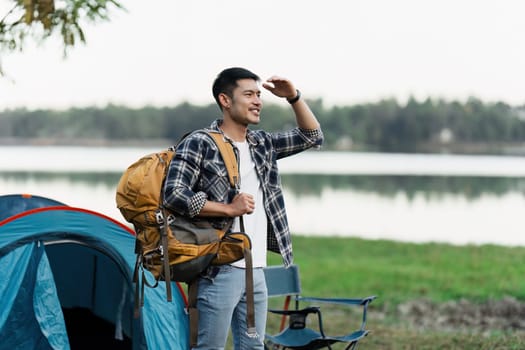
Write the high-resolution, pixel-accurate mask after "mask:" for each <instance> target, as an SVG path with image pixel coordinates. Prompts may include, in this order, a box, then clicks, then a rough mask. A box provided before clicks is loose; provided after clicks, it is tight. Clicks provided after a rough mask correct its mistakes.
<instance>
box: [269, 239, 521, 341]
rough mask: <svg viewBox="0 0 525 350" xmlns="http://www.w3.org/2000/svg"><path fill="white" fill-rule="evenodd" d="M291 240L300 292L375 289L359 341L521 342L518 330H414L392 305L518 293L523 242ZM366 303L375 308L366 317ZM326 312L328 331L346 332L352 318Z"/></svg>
mask: <svg viewBox="0 0 525 350" xmlns="http://www.w3.org/2000/svg"><path fill="white" fill-rule="evenodd" d="M293 246H294V255H295V261H294V262H295V263H296V264H297V265H298V266H299V268H300V272H301V284H302V289H303V295H306V296H321V297H364V296H368V295H377V296H378V299H376V300H375V301H374V302H373V303H372V304H371V307H370V310H371V311H372V312H371V316H370V319H369V321H368V328H370V329H371V331H372V333H371V335H370V336H369V337H368V338H366V339H365V340H364V341H363V342H362V344H361V346H360V348H365V349H392V350H394V349H524V348H525V334H524V333H523V332H516V331H501V330H494V331H493V332H488V333H487V332H484V333H483V334H479V333H476V332H469V330H466V331H465V330H463V331H459V330H458V331H441V330H415V329H411V328H410V327H409V326H407V324H406V323H405V322H404V320H402V319H399V318H398V317H399V316H398V315H397V314H396V313H395V310H396V308H397V306H398V305H399V304H401V303H404V302H407V301H411V300H417V299H423V298H424V299H427V300H431V301H433V302H436V303H443V302H446V301H457V300H460V299H467V300H469V301H473V302H476V303H484V302H487V301H489V300H500V299H502V298H504V297H505V296H512V297H514V298H517V299H518V300H520V301H522V302H523V301H525V278H524V276H525V247H502V246H496V245H480V246H476V245H467V246H454V245H449V244H437V243H428V244H414V243H400V242H393V241H386V240H363V239H356V238H336V237H305V236H294V237H293ZM280 263H281V260H280V257H279V256H278V255H276V254H270V256H269V264H271V265H274V264H280ZM270 302H271V303H274V305H275V302H276V301H274V300H270ZM271 305H272V304H271ZM323 310H324V306H323ZM374 310H375V311H379V314H381V315H383V316H382V317H379V318H374V316H373V315H374V313H373V311H374ZM327 314H328V316H327V317H325V320H324V321H325V325H326V327H327V329H331V331H333V332H335V334H337V333H345V332H348V330H349V327H348V323H349V322H350V321H349V319H358V318H359V315H356V314H352V313H349V311H345V310H341V308H336V309H333V310H327ZM357 325H358V324H357ZM277 327H278V320H275V319H273V318H272V316H269V323H268V330H269V331H270V332H272V331H275V330H276V329H277Z"/></svg>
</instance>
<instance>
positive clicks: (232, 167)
mask: <svg viewBox="0 0 525 350" xmlns="http://www.w3.org/2000/svg"><path fill="white" fill-rule="evenodd" d="M206 132H207V133H208V134H209V135H210V136H211V138H212V139H213V141H215V143H216V144H217V147H219V151H220V152H221V155H222V159H223V160H224V163H225V164H226V169H227V170H228V177H229V178H230V185H231V186H232V187H237V185H238V183H239V167H238V165H237V157H236V156H235V152H234V151H233V147H232V145H231V143H229V142H228V141H226V140H225V139H224V137H223V135H222V134H221V133H220V132H217V131H208V130H207V131H206Z"/></svg>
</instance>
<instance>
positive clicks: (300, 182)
mask: <svg viewBox="0 0 525 350" xmlns="http://www.w3.org/2000/svg"><path fill="white" fill-rule="evenodd" d="M282 183H283V186H284V187H286V188H287V189H288V190H289V191H291V192H292V193H294V194H295V195H296V196H299V197H300V196H302V195H309V196H311V195H315V196H320V195H321V193H322V192H323V190H324V189H327V188H328V189H332V190H335V191H337V190H350V189H351V190H354V191H356V192H365V193H377V194H379V195H381V196H385V197H394V196H396V195H398V194H400V193H402V194H404V195H405V196H406V197H407V198H409V199H413V198H414V196H415V195H416V194H422V193H423V194H424V195H425V197H426V198H427V199H429V200H430V199H439V198H442V197H443V195H446V194H456V195H463V196H464V197H465V198H467V199H469V200H473V199H478V198H480V197H481V196H482V195H483V194H490V195H497V196H502V195H505V194H508V193H516V192H519V193H521V194H523V195H525V178H522V177H519V178H512V177H504V178H503V177H463V176H461V177H450V176H398V175H396V176H390V175H388V176H384V175H374V176H362V175H353V176H349V175H299V174H294V175H283V176H282Z"/></svg>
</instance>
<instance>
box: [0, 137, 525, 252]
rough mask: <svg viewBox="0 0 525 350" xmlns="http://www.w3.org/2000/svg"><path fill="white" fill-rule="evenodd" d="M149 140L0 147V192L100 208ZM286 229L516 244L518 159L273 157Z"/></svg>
mask: <svg viewBox="0 0 525 350" xmlns="http://www.w3.org/2000/svg"><path fill="white" fill-rule="evenodd" d="M154 151H156V149H144V148H105V147H96V148H94V147H55V146H48V147H46V146H42V147H35V146H27V147H24V146H0V159H2V165H1V166H0V194H13V193H31V194H33V195H40V196H44V197H49V198H53V199H55V200H58V201H61V202H63V203H65V204H67V205H71V206H76V207H81V208H86V209H90V210H94V211H98V212H100V213H103V214H106V215H108V216H110V217H113V218H115V219H117V220H119V221H122V222H123V219H122V217H121V216H120V213H119V212H118V210H117V209H116V207H115V200H114V196H115V187H116V184H117V182H118V180H119V177H120V174H121V173H122V171H123V170H124V169H125V168H126V167H127V166H128V165H129V164H131V163H132V162H133V161H135V160H136V159H138V158H139V157H140V156H142V155H144V154H148V153H151V152H154ZM279 166H280V168H281V172H282V181H283V187H284V194H285V200H286V204H287V208H288V216H289V222H290V227H291V230H292V232H293V233H294V234H305V235H321V236H323V235H324V236H353V237H362V238H366V239H392V240H400V241H410V242H430V241H435V242H447V243H452V244H469V243H474V244H483V243H494V244H501V245H510V246H512V245H520V246H523V245H525V234H524V224H523V219H522V215H523V212H524V211H525V158H522V157H507V156H454V155H447V154H440V155H426V154H380V153H353V152H325V151H308V152H305V153H302V154H299V155H296V156H293V157H290V158H287V159H283V160H281V161H280V163H279Z"/></svg>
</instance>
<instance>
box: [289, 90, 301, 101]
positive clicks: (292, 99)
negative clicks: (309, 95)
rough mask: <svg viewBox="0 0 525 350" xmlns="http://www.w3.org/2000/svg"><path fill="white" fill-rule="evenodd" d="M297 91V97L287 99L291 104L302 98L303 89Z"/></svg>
mask: <svg viewBox="0 0 525 350" xmlns="http://www.w3.org/2000/svg"><path fill="white" fill-rule="evenodd" d="M295 91H296V92H297V95H295V97H292V98H287V99H286V101H288V103H289V104H291V105H293V104H294V103H295V102H297V101H299V99H300V98H301V91H299V89H296V90H295Z"/></svg>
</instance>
